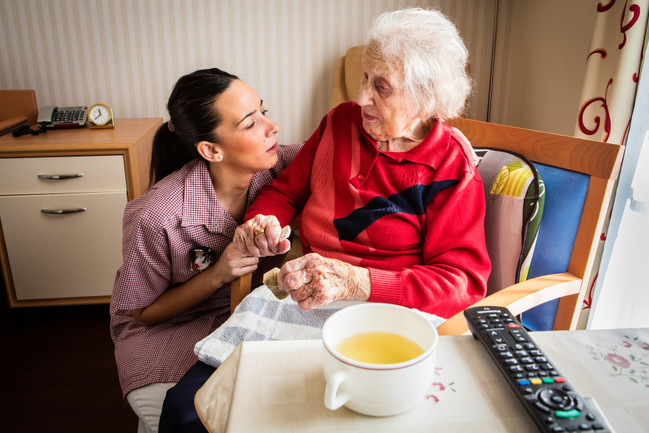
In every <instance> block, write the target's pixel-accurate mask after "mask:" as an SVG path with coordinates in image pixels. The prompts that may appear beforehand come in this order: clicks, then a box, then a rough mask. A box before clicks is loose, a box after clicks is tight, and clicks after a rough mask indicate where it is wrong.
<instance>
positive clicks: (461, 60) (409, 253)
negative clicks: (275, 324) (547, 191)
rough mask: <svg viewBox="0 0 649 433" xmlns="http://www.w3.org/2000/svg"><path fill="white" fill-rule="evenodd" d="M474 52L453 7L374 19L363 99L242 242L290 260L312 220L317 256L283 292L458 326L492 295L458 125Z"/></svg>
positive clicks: (299, 265)
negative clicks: (291, 248)
mask: <svg viewBox="0 0 649 433" xmlns="http://www.w3.org/2000/svg"><path fill="white" fill-rule="evenodd" d="M467 58H468V53H467V50H466V48H465V46H464V44H463V42H462V40H461V38H460V36H459V34H458V31H457V30H456V28H455V27H454V25H453V24H452V23H451V22H450V21H449V20H448V19H446V18H445V17H444V16H443V15H442V14H441V13H439V12H436V11H429V10H423V9H406V10H400V11H395V12H389V13H384V14H383V15H381V16H380V17H378V19H377V20H376V21H375V22H374V24H373V26H372V28H371V29H370V32H369V42H368V44H367V48H366V50H365V52H364V54H363V57H362V70H363V77H362V81H361V86H360V91H359V94H358V98H357V100H356V101H355V102H347V103H343V104H340V105H339V106H338V107H336V108H334V109H333V110H331V112H329V113H328V114H327V115H326V117H325V118H324V119H323V120H322V121H321V123H320V126H319V127H318V129H317V130H316V131H315V133H314V134H313V135H312V136H311V138H310V139H309V140H308V141H307V142H306V143H305V145H304V147H303V148H302V150H301V151H300V153H298V155H297V156H296V157H295V159H294V160H293V163H292V164H291V165H290V166H289V167H288V168H287V169H286V170H284V171H283V172H282V173H281V175H280V176H279V177H278V178H277V179H276V180H275V181H273V182H271V183H269V184H267V185H266V186H265V187H264V188H262V189H261V191H260V193H259V195H258V196H257V199H256V200H255V202H254V203H253V205H252V206H251V207H250V208H249V209H248V210H247V212H246V220H247V222H246V223H245V224H244V225H242V226H240V227H239V228H238V229H237V232H236V233H235V241H234V242H235V243H236V244H237V245H239V247H240V248H241V249H243V250H247V251H248V252H249V253H250V254H251V255H255V256H268V255H274V254H277V253H283V252H285V251H286V250H287V249H288V242H287V241H283V240H280V230H281V227H282V226H284V225H287V224H288V223H290V222H291V221H292V220H293V218H294V217H295V216H296V215H298V213H300V212H301V216H300V236H301V239H302V242H303V248H304V252H305V253H307V254H306V255H304V256H302V257H300V258H298V259H295V260H292V261H290V262H288V263H286V264H285V265H284V266H283V267H282V269H281V271H280V273H279V275H278V285H279V287H280V288H281V289H284V290H286V291H287V292H289V293H290V295H291V297H292V299H293V300H295V301H296V302H298V304H299V306H300V308H302V309H305V310H308V309H312V308H316V307H318V306H322V305H325V304H327V303H330V302H333V301H337V300H364V301H370V302H387V303H393V304H399V305H404V306H407V307H412V308H417V309H419V310H422V311H426V312H429V313H432V314H435V315H437V316H440V317H445V318H448V317H450V316H451V315H453V314H455V313H457V312H459V311H461V310H463V309H464V308H466V307H468V306H469V305H471V304H473V303H474V302H476V301H477V300H479V299H481V298H482V297H483V296H484V295H485V291H486V284H487V278H488V276H489V272H490V262H489V258H488V256H487V250H486V246H485V241H484V212H485V204H484V195H483V189H482V181H481V179H480V177H479V175H478V173H477V171H476V170H475V166H474V160H473V156H472V155H473V154H472V150H471V146H470V144H469V143H468V142H467V140H466V138H465V137H464V136H463V135H462V134H461V133H460V132H459V131H457V130H455V129H453V128H451V127H450V126H449V125H447V124H446V123H444V119H448V118H452V117H455V116H458V115H459V114H460V113H461V111H462V110H463V108H464V105H465V101H466V98H467V96H468V95H469V93H470V89H471V85H470V79H469V77H468V76H467V73H466V65H467Z"/></svg>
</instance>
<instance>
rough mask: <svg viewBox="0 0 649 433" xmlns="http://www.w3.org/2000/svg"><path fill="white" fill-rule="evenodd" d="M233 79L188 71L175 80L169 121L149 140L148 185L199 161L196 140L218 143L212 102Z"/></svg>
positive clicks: (217, 120) (219, 72)
mask: <svg viewBox="0 0 649 433" xmlns="http://www.w3.org/2000/svg"><path fill="white" fill-rule="evenodd" d="M237 79H238V78H237V77H236V76H234V75H232V74H229V73H227V72H224V71H222V70H220V69H217V68H212V69H201V70H198V71H195V72H192V73H191V74H188V75H184V76H182V77H181V78H180V79H179V80H178V82H177V83H176V85H175V86H174V88H173V90H172V91H171V95H170V96H169V102H168V103H167V110H168V111H169V119H170V120H169V122H166V123H164V124H163V125H162V126H161V127H160V128H159V129H158V131H157V132H156V135H155V137H154V138H153V150H152V153H151V171H150V181H151V185H153V184H154V183H156V182H158V181H159V180H160V179H162V178H164V177H165V176H167V175H168V174H170V173H172V172H174V171H176V170H178V169H179V168H181V167H182V166H183V165H185V164H186V163H188V162H189V161H191V160H192V159H195V158H200V155H199V153H198V151H197V150H196V144H197V143H199V142H200V141H203V140H205V141H210V142H217V141H218V137H216V136H215V134H214V130H215V129H216V127H217V126H219V124H220V123H221V115H220V114H219V113H218V112H217V111H216V110H215V109H214V101H215V100H216V98H217V97H218V96H219V95H220V94H221V93H223V92H224V91H225V90H226V89H227V88H228V87H230V83H232V81H233V80H237ZM170 124H171V128H170Z"/></svg>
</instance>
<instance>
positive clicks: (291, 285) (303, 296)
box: [277, 254, 371, 310]
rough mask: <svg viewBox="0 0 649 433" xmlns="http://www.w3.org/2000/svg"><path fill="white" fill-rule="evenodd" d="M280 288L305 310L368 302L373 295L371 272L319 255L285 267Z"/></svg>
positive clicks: (280, 274) (299, 260)
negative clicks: (335, 302) (340, 302)
mask: <svg viewBox="0 0 649 433" xmlns="http://www.w3.org/2000/svg"><path fill="white" fill-rule="evenodd" d="M277 284H278V286H279V288H280V289H283V290H285V291H287V292H288V293H289V294H290V295H291V298H292V299H293V300H294V301H296V302H297V303H298V306H299V307H300V308H301V309H303V310H311V309H313V308H316V307H320V306H322V305H327V304H328V303H330V302H334V301H342V300H345V301H365V300H367V299H368V298H369V297H370V292H371V283H370V272H369V270H367V269H366V268H361V267H357V266H353V265H350V264H349V263H345V262H342V261H340V260H336V259H329V258H325V257H322V256H321V255H319V254H307V255H305V256H302V257H299V258H297V259H295V260H291V261H290V262H287V263H286V264H284V266H283V267H282V269H281V270H280V272H279V274H278V276H277Z"/></svg>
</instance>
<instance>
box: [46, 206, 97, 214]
mask: <svg viewBox="0 0 649 433" xmlns="http://www.w3.org/2000/svg"><path fill="white" fill-rule="evenodd" d="M87 210H88V209H87V208H85V207H78V208H76V209H41V212H42V213H46V214H51V215H65V214H68V213H79V212H85V211H87Z"/></svg>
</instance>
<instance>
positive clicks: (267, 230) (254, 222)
mask: <svg viewBox="0 0 649 433" xmlns="http://www.w3.org/2000/svg"><path fill="white" fill-rule="evenodd" d="M290 233H291V228H290V226H286V227H284V228H282V227H281V226H280V224H279V221H278V220H277V218H276V217H274V216H272V215H270V216H267V215H261V214H259V215H255V217H254V218H252V219H250V220H248V221H246V222H245V223H243V224H242V225H240V226H239V227H237V229H236V231H235V232H234V239H233V242H234V243H235V244H236V245H237V247H238V248H239V249H240V250H241V251H243V252H247V253H248V254H250V255H251V256H254V257H267V256H275V255H277V254H284V253H286V252H288V250H289V249H290V248H291V243H290V242H289V241H288V239H287V238H288V236H289V234H290Z"/></svg>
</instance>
